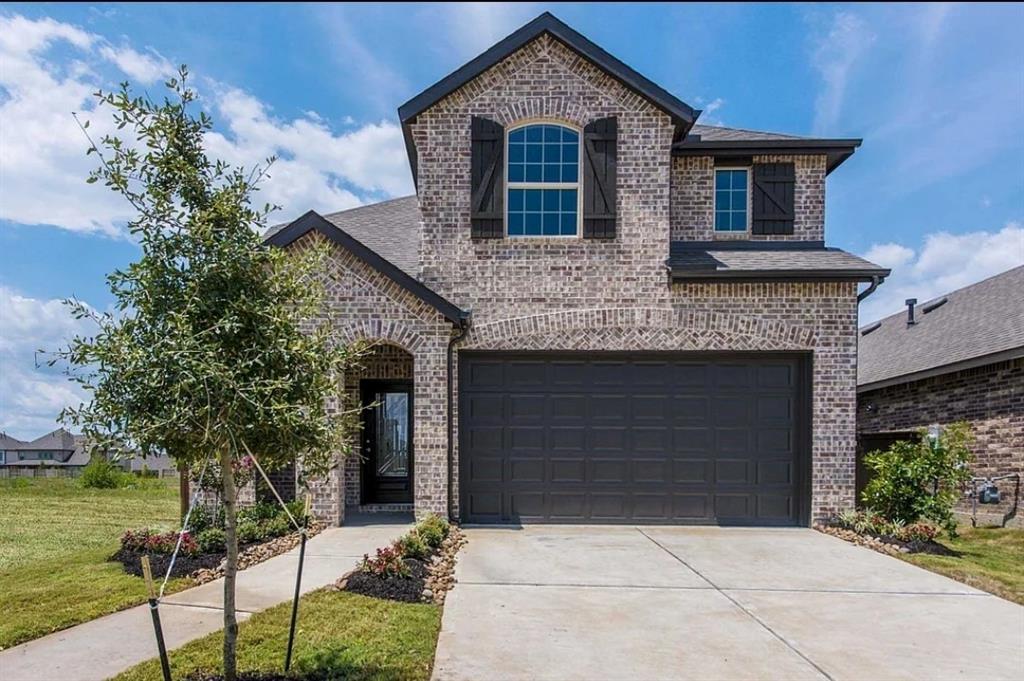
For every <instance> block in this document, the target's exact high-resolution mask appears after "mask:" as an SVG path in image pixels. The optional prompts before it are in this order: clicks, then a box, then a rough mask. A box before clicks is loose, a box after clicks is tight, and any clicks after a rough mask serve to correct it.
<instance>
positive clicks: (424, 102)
mask: <svg viewBox="0 0 1024 681" xmlns="http://www.w3.org/2000/svg"><path fill="white" fill-rule="evenodd" d="M545 34H547V35H550V36H551V37H553V38H555V39H556V40H558V41H559V42H561V43H562V44H564V45H565V46H566V47H568V48H569V49H571V50H573V51H575V52H576V53H578V54H580V55H581V56H583V57H584V58H585V59H587V60H588V61H589V62H591V63H592V64H593V65H594V66H596V67H597V68H599V69H601V70H602V71H604V72H605V73H607V74H608V75H609V76H611V77H613V78H615V79H616V80H618V81H619V82H620V83H622V84H623V85H624V86H625V87H627V88H628V89H630V90H632V91H633V92H636V93H637V94H639V95H641V96H642V97H644V98H646V99H647V100H649V101H650V102H651V103H652V104H654V105H655V106H657V107H658V108H659V109H661V110H662V111H664V112H665V113H666V114H668V115H669V117H670V118H671V119H672V122H673V123H674V124H675V128H676V133H675V139H676V140H679V139H682V138H683V137H684V136H685V135H686V133H687V131H688V130H689V129H690V127H691V126H692V125H693V123H694V121H696V120H697V117H698V116H699V115H700V113H701V112H700V111H699V110H696V109H694V108H692V107H691V106H690V105H689V104H687V103H686V102H684V101H682V100H681V99H679V98H678V97H676V96H675V95H673V94H671V93H670V92H668V91H667V90H665V89H664V88H662V87H661V86H660V85H658V84H656V83H654V82H653V81H651V80H648V79H647V78H646V77H644V76H643V75H641V74H640V73H638V72H637V71H634V70H633V69H632V68H630V67H629V66H627V65H626V64H625V63H623V62H622V61H620V60H618V59H617V58H615V57H613V56H612V55H611V54H609V53H608V52H605V51H604V50H603V49H602V48H601V47H599V46H598V45H596V44H595V43H593V42H591V41H590V40H588V39H587V38H586V37H584V36H583V35H582V34H580V33H578V32H577V31H575V30H573V29H572V28H570V27H569V26H568V25H566V24H565V23H563V22H561V21H559V20H558V19H557V18H556V17H555V16H554V15H553V14H551V13H550V12H544V13H543V14H541V15H540V16H538V17H537V18H536V19H534V20H533V21H531V22H530V23H528V24H526V25H525V26H523V27H521V28H520V29H518V30H517V31H515V32H514V33H512V34H511V35H509V36H507V37H506V38H504V39H503V40H501V41H499V42H498V43H496V44H495V45H494V46H492V47H491V48H490V49H488V50H487V51H485V52H484V53H483V54H481V55H479V56H478V57H476V58H475V59H473V60H471V61H469V62H468V63H466V64H464V65H463V66H462V67H461V68H459V69H457V70H455V71H453V72H452V73H450V74H448V75H447V76H445V77H444V78H442V79H441V80H439V81H438V82H436V83H434V84H433V85H431V86H430V87H429V88H427V89H426V90H424V91H423V92H421V93H419V94H418V95H416V96H415V97H413V98H412V99H410V100H409V101H407V102H406V103H405V104H403V105H402V106H400V107H398V117H399V119H400V120H401V121H402V131H403V133H404V136H405V145H406V151H407V152H408V154H409V163H410V165H411V166H412V174H413V180H415V179H416V176H417V157H416V148H415V145H414V143H413V141H412V134H411V131H410V126H411V125H412V123H414V122H415V121H416V117H417V116H419V115H420V114H421V113H423V112H424V111H426V110H427V109H429V108H430V107H432V106H434V105H435V104H437V103H438V102H439V101H441V100H442V99H444V98H445V97H447V96H448V95H450V94H451V93H453V92H455V91H456V90H458V89H459V88H461V87H462V86H464V85H465V84H466V83H469V82H470V81H472V80H473V79H474V78H476V77H478V76H480V75H481V74H482V73H484V72H485V71H487V70H488V69H490V68H492V67H494V66H495V65H496V64H498V63H499V62H501V61H502V60H504V59H505V58H507V57H508V56H510V55H511V54H513V53H514V52H516V51H517V50H519V49H520V48H522V47H523V46H525V45H526V44H527V43H529V42H531V41H533V40H536V39H537V38H539V37H540V36H542V35H545Z"/></svg>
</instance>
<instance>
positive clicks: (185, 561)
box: [110, 549, 224, 579]
mask: <svg viewBox="0 0 1024 681" xmlns="http://www.w3.org/2000/svg"><path fill="white" fill-rule="evenodd" d="M146 555H148V556H149V564H150V565H151V566H152V568H153V575H154V576H159V577H160V578H161V579H162V578H163V576H164V574H165V573H166V572H167V565H168V564H169V563H170V562H171V554H169V553H148V554H147V553H141V552H138V551H128V550H125V549H121V550H119V551H118V552H117V553H115V554H114V555H112V556H111V557H110V560H116V561H117V562H119V563H121V567H123V568H124V571H125V572H127V573H128V574H130V575H135V576H136V577H141V576H142V561H141V559H142V557H143V556H146ZM222 560H224V554H223V553H200V554H197V555H194V556H186V555H185V554H183V553H179V554H178V559H177V560H176V561H175V562H174V569H173V570H172V571H171V577H185V576H186V575H190V574H192V573H193V572H195V571H196V570H209V569H212V568H215V567H217V566H218V565H220V562H221V561H222Z"/></svg>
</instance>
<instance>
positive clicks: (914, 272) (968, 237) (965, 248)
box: [860, 222, 1024, 323]
mask: <svg viewBox="0 0 1024 681" xmlns="http://www.w3.org/2000/svg"><path fill="white" fill-rule="evenodd" d="M864 257H865V258H867V259H868V260H871V261H872V262H874V263H877V264H879V265H882V266H884V267H888V268H891V269H892V275H891V276H890V277H889V278H888V279H886V281H885V283H883V284H882V285H881V286H880V287H879V288H878V290H877V291H876V292H875V293H873V294H872V295H871V296H870V297H868V298H867V299H866V300H865V301H864V302H863V303H862V304H861V308H860V319H861V322H862V323H867V322H871V321H874V320H876V319H880V318H882V317H885V316H887V315H890V314H894V313H896V312H899V311H900V309H901V308H903V306H904V301H905V300H906V299H907V298H917V299H918V300H919V301H920V302H924V301H926V300H929V299H931V298H935V297H936V296H939V295H942V294H944V293H949V292H950V291H955V290H956V289H958V288H963V287H964V286H967V285H968V284H973V283H975V282H978V281H981V280H982V279H986V278H988V277H991V276H993V275H995V274H999V273H1000V272H1005V271H1006V270H1008V269H1011V268H1013V267H1017V266H1018V265H1024V227H1022V226H1021V224H1020V223H1018V222H1010V223H1007V224H1006V225H1005V226H1004V227H1003V228H1002V229H1000V230H998V231H993V232H988V231H980V232H969V233H966V234H950V233H949V232H935V233H932V234H928V235H927V236H925V239H924V245H923V246H922V247H921V248H920V250H914V249H912V248H908V247H906V246H903V245H901V244H896V243H886V244H875V245H874V246H872V247H871V249H870V250H869V251H868V252H867V253H865V254H864Z"/></svg>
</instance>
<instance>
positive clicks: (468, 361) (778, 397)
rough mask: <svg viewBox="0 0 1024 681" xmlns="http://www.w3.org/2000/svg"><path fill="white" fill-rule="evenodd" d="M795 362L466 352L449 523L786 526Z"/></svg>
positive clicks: (797, 401)
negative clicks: (454, 515)
mask: <svg viewBox="0 0 1024 681" xmlns="http://www.w3.org/2000/svg"><path fill="white" fill-rule="evenodd" d="M719 357H721V358H719ZM800 362H801V360H800V359H798V358H796V357H793V356H779V355H745V356H739V355H733V356H729V357H726V356H711V355H707V356H702V355H699V354H696V353H694V354H690V355H684V354H680V355H670V354H662V355H658V356H653V355H650V356H646V357H640V356H630V355H627V354H625V353H622V354H618V353H608V355H607V356H600V355H598V356H588V355H584V354H582V353H580V354H573V353H563V354H555V353H551V354H543V353H518V354H516V353H507V354H504V355H502V354H499V353H466V354H464V355H463V356H462V358H461V359H460V371H461V373H460V378H459V385H460V397H459V409H460V411H459V413H460V424H459V433H460V443H459V451H460V454H459V458H460V461H461V462H462V463H461V467H462V468H461V470H462V473H461V474H460V481H461V499H462V503H463V508H464V515H463V519H464V520H466V521H468V522H515V521H520V522H652V523H703V524H707V523H727V524H763V525H787V524H794V523H796V522H797V519H798V517H799V516H800V513H801V509H803V508H805V505H806V502H801V497H800V492H799V491H798V490H799V489H800V485H801V481H802V480H804V479H805V478H804V477H803V476H802V474H801V469H800V468H799V466H802V465H803V463H802V460H803V459H802V456H803V455H802V454H801V452H802V447H804V446H806V445H805V444H803V443H806V442H807V437H806V433H805V431H802V430H801V429H805V428H806V427H807V422H806V420H802V419H805V418H806V417H803V416H801V414H802V413H804V412H802V411H801V409H802V407H801V404H803V403H802V402H801V399H806V397H804V396H805V395H806V391H807V389H808V386H807V384H806V383H807V373H806V372H801V371H800Z"/></svg>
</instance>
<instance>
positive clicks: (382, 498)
mask: <svg viewBox="0 0 1024 681" xmlns="http://www.w3.org/2000/svg"><path fill="white" fill-rule="evenodd" d="M360 389H361V392H362V400H363V402H362V404H363V447H362V454H363V470H362V481H363V484H362V487H363V490H362V491H363V499H362V501H363V503H364V504H367V503H368V504H408V503H412V466H413V456H412V381H375V380H374V381H371V380H364V381H362V382H361V383H360Z"/></svg>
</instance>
